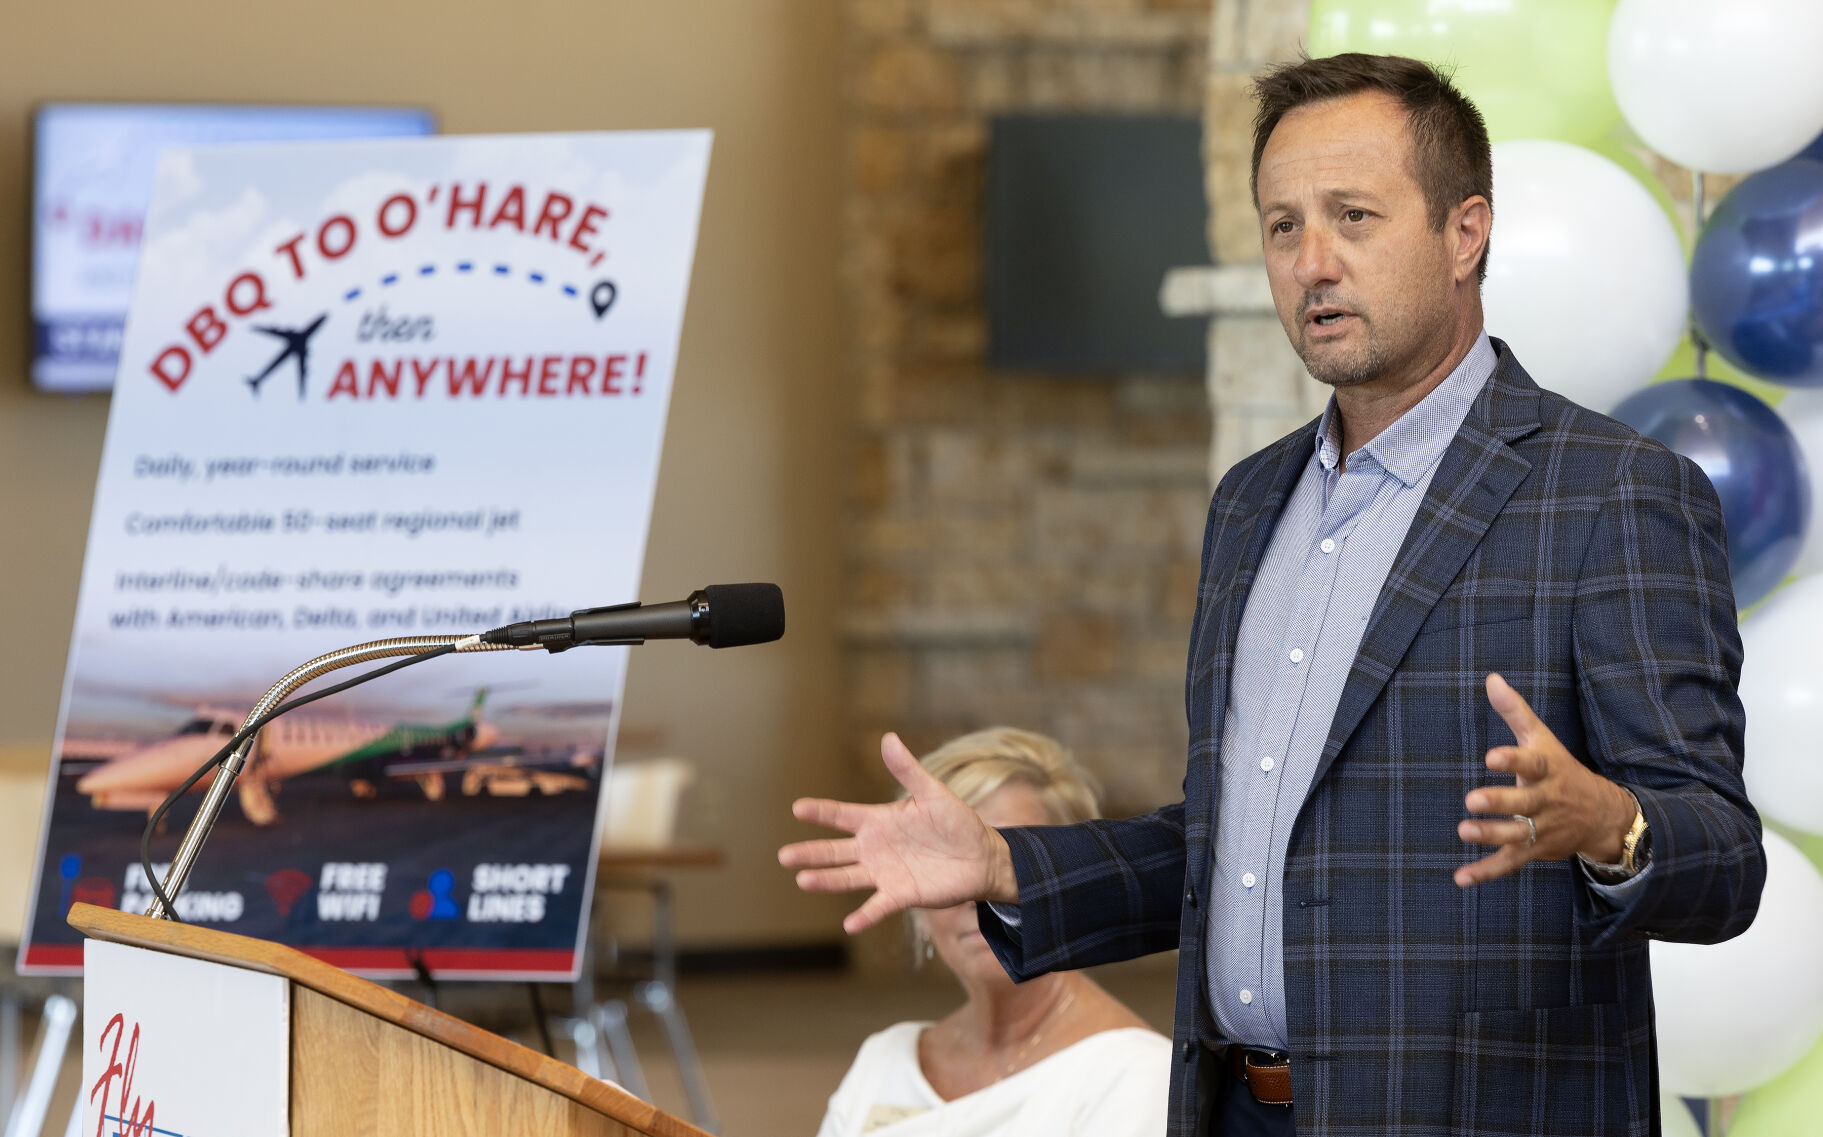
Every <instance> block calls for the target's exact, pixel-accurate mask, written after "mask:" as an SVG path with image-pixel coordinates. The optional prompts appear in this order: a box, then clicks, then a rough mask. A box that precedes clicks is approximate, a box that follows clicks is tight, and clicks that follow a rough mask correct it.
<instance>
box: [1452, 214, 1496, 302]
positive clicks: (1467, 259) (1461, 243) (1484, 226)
mask: <svg viewBox="0 0 1823 1137" xmlns="http://www.w3.org/2000/svg"><path fill="white" fill-rule="evenodd" d="M1493 228H1494V207H1493V206H1491V205H1489V204H1488V199H1487V198H1485V197H1482V196H1481V195H1480V194H1476V195H1475V196H1474V197H1471V198H1469V199H1467V200H1466V201H1464V202H1463V203H1462V204H1461V205H1458V206H1457V207H1456V208H1455V209H1454V210H1453V211H1452V212H1451V213H1450V224H1449V235H1450V238H1451V240H1452V242H1453V243H1454V245H1455V249H1454V253H1453V259H1454V260H1455V262H1456V279H1457V281H1458V282H1461V281H1465V280H1468V279H1470V278H1471V277H1473V276H1474V275H1475V270H1476V267H1477V266H1478V265H1480V263H1481V254H1482V252H1483V251H1485V250H1486V249H1487V247H1488V234H1489V232H1490V231H1492V229H1493Z"/></svg>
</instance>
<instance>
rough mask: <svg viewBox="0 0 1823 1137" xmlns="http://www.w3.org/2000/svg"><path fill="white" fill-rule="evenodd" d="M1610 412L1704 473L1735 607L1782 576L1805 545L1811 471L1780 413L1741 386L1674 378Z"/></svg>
mask: <svg viewBox="0 0 1823 1137" xmlns="http://www.w3.org/2000/svg"><path fill="white" fill-rule="evenodd" d="M1614 417H1615V418H1617V419H1619V420H1620V421H1622V422H1624V423H1626V424H1627V425H1628V426H1630V427H1632V428H1633V429H1634V430H1637V431H1639V432H1640V433H1641V434H1644V435H1646V436H1648V437H1651V438H1656V439H1658V440H1659V441H1660V442H1663V443H1664V444H1665V445H1666V446H1669V447H1671V449H1673V450H1675V451H1677V452H1678V453H1679V454H1682V455H1684V456H1685V457H1686V458H1689V459H1690V460H1692V461H1693V462H1695V463H1696V464H1697V465H1698V466H1701V467H1702V468H1703V473H1705V474H1707V475H1709V481H1710V482H1711V483H1712V484H1713V485H1714V486H1715V492H1716V494H1717V496H1719V497H1720V498H1721V499H1722V519H1723V521H1724V522H1725V523H1726V525H1727V527H1728V575H1729V578H1730V580H1731V581H1732V582H1733V584H1734V602H1735V606H1736V607H1738V608H1745V607H1747V606H1748V605H1749V604H1752V603H1753V602H1754V601H1756V600H1758V599H1760V598H1761V597H1762V596H1765V595H1766V594H1767V593H1768V592H1771V591H1772V590H1773V588H1775V587H1776V586H1777V585H1778V583H1779V582H1780V581H1781V580H1784V579H1785V574H1786V573H1789V572H1790V571H1791V566H1792V565H1794V564H1796V563H1797V560H1798V553H1799V552H1800V551H1801V550H1802V549H1803V547H1804V531H1805V529H1806V527H1807V526H1808V524H1809V521H1810V477H1809V474H1808V473H1807V471H1806V469H1805V465H1804V452H1803V451H1802V450H1801V449H1799V447H1798V440H1797V438H1796V437H1795V436H1794V435H1793V434H1792V433H1791V428H1790V427H1789V426H1786V425H1785V420H1784V419H1781V418H1780V417H1779V416H1778V414H1777V412H1775V411H1774V410H1773V409H1772V408H1771V407H1769V406H1767V405H1766V404H1765V403H1763V402H1761V401H1760V400H1759V399H1757V398H1755V397H1754V396H1752V395H1750V394H1748V393H1747V392H1746V391H1743V390H1741V389H1740V388H1739V387H1731V386H1729V385H1728V384H1726V383H1717V382H1714V381H1713V380H1709V379H1671V380H1667V381H1666V382H1663V383H1654V384H1652V385H1651V386H1650V387H1647V388H1646V389H1644V390H1642V391H1638V392H1636V393H1634V394H1632V395H1629V396H1628V397H1627V398H1626V399H1625V400H1624V401H1623V402H1622V403H1621V405H1620V406H1618V407H1615V408H1614Z"/></svg>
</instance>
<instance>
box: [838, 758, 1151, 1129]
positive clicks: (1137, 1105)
mask: <svg viewBox="0 0 1823 1137" xmlns="http://www.w3.org/2000/svg"><path fill="white" fill-rule="evenodd" d="M896 744H897V739H891V740H890V741H889V742H888V745H896ZM923 764H924V767H925V769H927V770H929V771H930V773H931V774H932V775H933V776H934V777H935V778H936V779H937V780H938V781H940V782H942V783H943V784H945V785H947V786H948V787H949V788H950V789H951V790H953V791H954V792H955V793H956V795H957V796H958V797H960V798H961V799H962V800H963V801H965V802H967V803H968V804H969V805H971V806H973V807H974V808H975V812H977V813H978V814H980V815H981V819H982V820H983V821H985V822H987V823H988V824H989V825H992V826H996V827H1000V826H1010V825H1067V824H1071V823H1073V822H1078V821H1087V820H1089V819H1090V818H1093V817H1096V816H1098V813H1099V810H1098V809H1097V807H1096V802H1095V791H1094V790H1093V789H1092V788H1090V786H1089V784H1088V779H1087V778H1086V776H1085V775H1084V773H1083V772H1082V770H1080V769H1079V768H1078V767H1077V766H1076V764H1075V763H1074V762H1072V761H1071V760H1070V759H1069V757H1068V756H1067V755H1066V754H1065V753H1064V751H1063V748H1062V747H1060V746H1059V745H1058V744H1057V743H1056V742H1054V741H1052V740H1051V739H1049V738H1046V737H1045V736H1044V735H1041V734H1033V733H1031V732H1029V731H1023V730H1013V729H1011V728H1007V727H999V728H995V729H992V730H983V731H977V732H976V733H974V734H967V735H963V736H962V737H961V738H957V739H955V740H953V741H951V742H949V743H948V744H946V745H944V746H942V747H940V748H939V749H937V750H935V751H932V752H931V753H930V754H928V755H926V756H925V757H924V759H923ZM912 922H913V935H914V938H915V940H916V942H917V944H918V950H919V953H920V955H921V956H922V957H923V958H925V959H929V958H932V957H934V958H936V959H938V960H941V961H942V963H943V965H944V966H945V967H947V968H949V970H950V972H951V973H952V974H953V975H954V976H955V977H956V980H957V982H959V983H960V984H961V985H962V990H963V993H964V994H965V995H966V999H965V1000H964V1001H963V1003H962V1005H961V1006H960V1007H957V1008H956V1009H955V1010H953V1011H951V1012H950V1013H949V1014H948V1015H946V1016H944V1017H943V1018H942V1019H940V1020H939V1021H937V1022H935V1023H927V1022H906V1023H899V1024H898V1025H896V1026H891V1027H888V1028H886V1029H885V1030H883V1031H881V1032H879V1033H878V1034H876V1035H874V1036H873V1037H871V1038H869V1039H868V1040H867V1041H866V1042H864V1043H863V1044H862V1045H861V1052H860V1054H858V1055H856V1057H855V1061H854V1065H853V1066H851V1067H850V1068H849V1071H848V1074H847V1076H845V1077H844V1078H843V1079H842V1084H841V1086H840V1087H839V1088H838V1089H837V1090H836V1092H835V1095H834V1096H833V1097H831V1098H830V1099H829V1111H828V1113H826V1114H825V1115H824V1117H823V1125H822V1127H821V1129H819V1130H818V1134H819V1137H859V1135H860V1134H863V1133H877V1134H879V1135H880V1137H935V1135H938V1134H941V1135H943V1137H1026V1135H1031V1137H1068V1135H1071V1134H1079V1135H1082V1137H1090V1135H1093V1137H1126V1135H1129V1134H1130V1135H1132V1137H1157V1135H1159V1134H1163V1133H1164V1132H1165V1102H1166V1095H1167V1091H1168V1089H1169V1084H1170V1078H1171V1072H1170V1071H1171V1065H1170V1064H1171V1043H1170V1041H1169V1040H1168V1039H1166V1038H1165V1037H1164V1036H1162V1035H1160V1034H1157V1033H1156V1032H1154V1031H1152V1030H1151V1029H1150V1028H1148V1027H1147V1026H1146V1024H1145V1023H1144V1022H1142V1021H1141V1020H1140V1018H1139V1016H1138V1015H1135V1014H1134V1013H1133V1012H1132V1011H1130V1010H1128V1009H1127V1008H1126V1007H1125V1006H1124V1005H1122V1004H1121V1002H1120V1001H1119V1000H1117V999H1115V998H1114V997H1113V996H1112V995H1110V994H1108V993H1107V992H1106V991H1104V990H1102V989H1101V988H1100V987H1099V986H1097V985H1096V984H1095V982H1094V981H1093V980H1091V979H1089V978H1088V977H1087V976H1084V975H1082V974H1081V973H1080V972H1070V971H1065V972H1054V973H1052V974H1049V975H1045V976H1043V977H1042V978H1039V979H1034V980H1032V981H1031V982H1029V983H1025V984H1021V985H1018V986H1015V985H1014V984H1013V981H1012V980H1010V979H1008V978H1007V976H1006V972H1005V971H1003V970H1001V967H1000V963H999V961H998V960H996V959H995V958H994V954H993V952H991V951H989V950H988V946H987V942H986V941H985V940H983V939H982V938H981V933H980V931H978V930H977V927H976V923H975V906H974V904H972V903H970V904H959V905H957V906H956V907H954V908H943V909H936V910H929V909H919V910H916V911H914V912H913V913H912Z"/></svg>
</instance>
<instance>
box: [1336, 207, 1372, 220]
mask: <svg viewBox="0 0 1823 1137" xmlns="http://www.w3.org/2000/svg"><path fill="white" fill-rule="evenodd" d="M1342 216H1343V217H1345V218H1347V219H1348V220H1350V221H1365V220H1367V210H1365V209H1350V210H1346V211H1344V212H1343V214H1342Z"/></svg>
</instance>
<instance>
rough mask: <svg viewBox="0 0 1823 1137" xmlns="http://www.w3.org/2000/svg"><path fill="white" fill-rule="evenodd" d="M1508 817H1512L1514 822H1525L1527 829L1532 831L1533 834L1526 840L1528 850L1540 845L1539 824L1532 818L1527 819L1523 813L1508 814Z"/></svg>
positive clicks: (1529, 834) (1528, 835)
mask: <svg viewBox="0 0 1823 1137" xmlns="http://www.w3.org/2000/svg"><path fill="white" fill-rule="evenodd" d="M1507 816H1509V817H1511V818H1512V819H1513V820H1514V821H1523V822H1525V824H1526V828H1527V829H1529V830H1531V832H1530V833H1528V834H1527V835H1526V839H1525V845H1526V848H1528V849H1529V848H1531V847H1532V846H1533V845H1536V844H1538V822H1536V821H1533V820H1532V819H1531V818H1529V817H1527V816H1526V815H1525V814H1523V813H1511V814H1508V815H1507Z"/></svg>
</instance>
